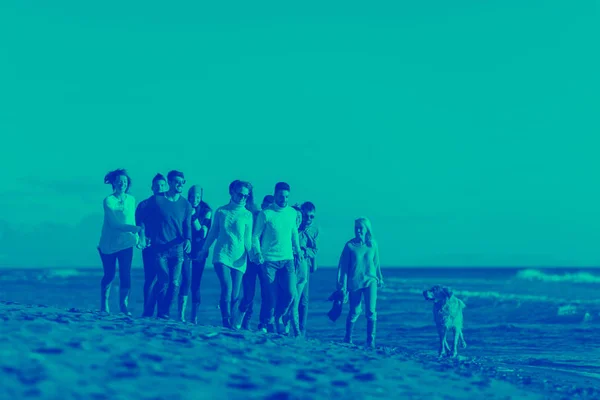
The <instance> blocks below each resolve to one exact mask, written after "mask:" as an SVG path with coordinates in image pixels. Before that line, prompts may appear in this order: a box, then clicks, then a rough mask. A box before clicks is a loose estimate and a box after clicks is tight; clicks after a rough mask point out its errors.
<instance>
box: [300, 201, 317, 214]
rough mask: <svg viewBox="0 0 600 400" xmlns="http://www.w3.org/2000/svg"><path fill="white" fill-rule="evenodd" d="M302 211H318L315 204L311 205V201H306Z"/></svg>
mask: <svg viewBox="0 0 600 400" xmlns="http://www.w3.org/2000/svg"><path fill="white" fill-rule="evenodd" d="M301 208H302V211H304V212H311V211H317V209H316V207H315V205H314V204H313V203H311V202H310V201H306V202H304V203H303V204H302V207H301Z"/></svg>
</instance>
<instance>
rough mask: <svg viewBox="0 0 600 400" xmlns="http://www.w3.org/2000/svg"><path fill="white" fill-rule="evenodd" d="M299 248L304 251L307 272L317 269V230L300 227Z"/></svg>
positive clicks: (311, 227)
mask: <svg viewBox="0 0 600 400" xmlns="http://www.w3.org/2000/svg"><path fill="white" fill-rule="evenodd" d="M299 235H300V236H299V240H300V248H301V249H302V250H303V251H304V258H305V259H306V262H307V264H308V267H309V271H316V269H317V253H318V251H319V248H318V246H317V238H318V237H319V229H318V228H317V227H314V226H309V227H303V226H301V227H300V231H299Z"/></svg>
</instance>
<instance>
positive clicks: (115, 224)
mask: <svg viewBox="0 0 600 400" xmlns="http://www.w3.org/2000/svg"><path fill="white" fill-rule="evenodd" d="M104 215H106V221H107V223H108V225H109V226H110V227H111V228H113V229H116V230H118V231H121V232H132V233H137V232H139V231H140V228H139V227H138V226H136V225H128V224H122V223H121V222H119V219H118V218H117V215H116V210H115V208H114V204H112V202H110V201H109V200H108V198H106V199H104Z"/></svg>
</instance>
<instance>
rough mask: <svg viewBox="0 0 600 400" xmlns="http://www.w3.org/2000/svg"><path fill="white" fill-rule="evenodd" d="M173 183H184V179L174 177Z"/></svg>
mask: <svg viewBox="0 0 600 400" xmlns="http://www.w3.org/2000/svg"><path fill="white" fill-rule="evenodd" d="M173 183H174V184H176V185H185V179H175V180H174V181H173Z"/></svg>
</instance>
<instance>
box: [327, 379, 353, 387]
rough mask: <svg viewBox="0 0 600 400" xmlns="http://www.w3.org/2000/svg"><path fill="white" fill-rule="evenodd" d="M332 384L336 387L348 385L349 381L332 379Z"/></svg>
mask: <svg viewBox="0 0 600 400" xmlns="http://www.w3.org/2000/svg"><path fill="white" fill-rule="evenodd" d="M331 385H332V386H335V387H348V386H349V383H348V382H346V381H340V380H334V381H331Z"/></svg>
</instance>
